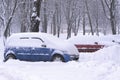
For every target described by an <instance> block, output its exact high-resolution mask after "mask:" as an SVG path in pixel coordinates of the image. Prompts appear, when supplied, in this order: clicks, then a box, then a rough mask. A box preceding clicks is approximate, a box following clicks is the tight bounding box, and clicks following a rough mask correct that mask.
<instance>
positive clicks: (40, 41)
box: [4, 33, 79, 62]
mask: <svg viewBox="0 0 120 80" xmlns="http://www.w3.org/2000/svg"><path fill="white" fill-rule="evenodd" d="M8 59H19V60H24V61H62V62H68V61H71V60H78V59H79V52H78V50H77V49H76V47H75V46H74V45H73V44H71V43H69V42H67V40H60V39H59V38H57V37H55V36H52V35H50V34H47V33H16V34H13V35H11V36H10V37H9V38H8V39H7V41H6V45H5V51H4V61H7V60H8Z"/></svg>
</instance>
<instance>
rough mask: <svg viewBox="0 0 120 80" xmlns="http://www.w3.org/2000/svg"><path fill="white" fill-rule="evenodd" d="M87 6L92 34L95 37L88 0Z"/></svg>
mask: <svg viewBox="0 0 120 80" xmlns="http://www.w3.org/2000/svg"><path fill="white" fill-rule="evenodd" d="M85 5H86V9H87V15H88V19H89V24H90V29H91V33H92V35H94V31H93V26H92V20H91V16H90V12H89V7H88V2H87V0H85Z"/></svg>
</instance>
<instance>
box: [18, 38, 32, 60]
mask: <svg viewBox="0 0 120 80" xmlns="http://www.w3.org/2000/svg"><path fill="white" fill-rule="evenodd" d="M18 43H19V44H17V47H16V53H17V58H18V59H20V60H28V61H30V60H31V42H30V39H29V37H20V39H19V40H18Z"/></svg>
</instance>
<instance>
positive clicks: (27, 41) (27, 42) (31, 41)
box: [8, 37, 44, 47]
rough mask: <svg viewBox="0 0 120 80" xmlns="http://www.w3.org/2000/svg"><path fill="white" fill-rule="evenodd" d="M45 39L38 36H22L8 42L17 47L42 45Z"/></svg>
mask: <svg viewBox="0 0 120 80" xmlns="http://www.w3.org/2000/svg"><path fill="white" fill-rule="evenodd" d="M43 42H44V41H43V40H42V39H40V38H37V37H32V38H29V37H20V38H14V39H11V40H10V41H9V43H8V45H9V46H15V47H41V45H42V44H43Z"/></svg>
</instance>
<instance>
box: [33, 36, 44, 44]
mask: <svg viewBox="0 0 120 80" xmlns="http://www.w3.org/2000/svg"><path fill="white" fill-rule="evenodd" d="M32 39H36V40H40V41H41V42H43V43H44V41H43V40H42V39H41V38H39V37H32Z"/></svg>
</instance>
